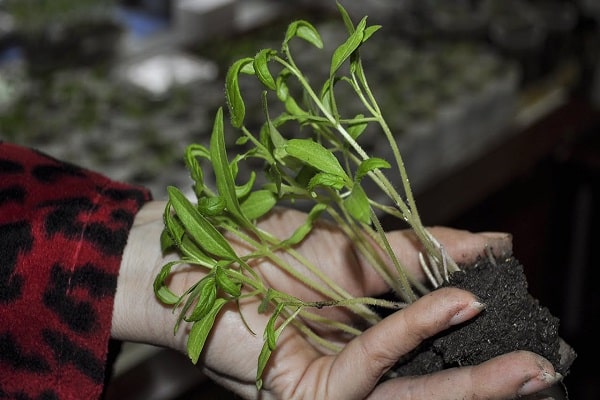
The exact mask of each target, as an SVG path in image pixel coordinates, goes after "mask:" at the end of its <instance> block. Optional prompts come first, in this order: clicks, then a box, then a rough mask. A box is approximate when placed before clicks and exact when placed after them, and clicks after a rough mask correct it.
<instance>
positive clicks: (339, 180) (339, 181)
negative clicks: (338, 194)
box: [306, 172, 347, 190]
mask: <svg viewBox="0 0 600 400" xmlns="http://www.w3.org/2000/svg"><path fill="white" fill-rule="evenodd" d="M346 182H347V181H346V180H344V178H343V177H341V176H339V175H333V174H330V173H327V172H319V173H318V174H316V175H315V176H313V177H312V178H311V179H310V181H309V182H308V186H307V188H306V189H308V190H313V189H314V188H315V187H317V186H324V187H330V188H333V189H335V190H340V189H341V188H343V187H344V185H345V184H346Z"/></svg>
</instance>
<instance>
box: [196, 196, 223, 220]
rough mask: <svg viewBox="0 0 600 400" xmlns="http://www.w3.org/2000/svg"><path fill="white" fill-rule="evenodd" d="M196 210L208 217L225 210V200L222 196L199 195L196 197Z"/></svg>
mask: <svg viewBox="0 0 600 400" xmlns="http://www.w3.org/2000/svg"><path fill="white" fill-rule="evenodd" d="M198 210H200V212H201V213H202V214H203V215H207V216H209V217H214V216H216V215H220V214H221V213H222V212H223V210H225V200H223V198H222V197H201V198H199V199H198Z"/></svg>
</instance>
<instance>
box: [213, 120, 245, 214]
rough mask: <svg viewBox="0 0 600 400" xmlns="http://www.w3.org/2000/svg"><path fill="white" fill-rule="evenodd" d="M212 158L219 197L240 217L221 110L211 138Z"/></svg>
mask: <svg viewBox="0 0 600 400" xmlns="http://www.w3.org/2000/svg"><path fill="white" fill-rule="evenodd" d="M210 158H211V160H212V165H213V169H214V172H215V178H216V184H217V189H218V191H219V195H220V196H221V197H222V198H223V200H225V204H226V205H227V209H228V210H229V212H230V213H232V214H233V215H235V216H240V205H239V203H238V199H237V195H236V191H235V182H234V180H233V176H234V175H233V173H232V171H231V168H232V167H231V166H230V165H229V160H228V159H227V150H226V148H225V133H224V129H223V109H222V108H219V110H218V111H217V116H216V117H215V123H214V127H213V131H212V135H211V137H210Z"/></svg>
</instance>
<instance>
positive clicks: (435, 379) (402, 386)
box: [368, 351, 561, 400]
mask: <svg viewBox="0 0 600 400" xmlns="http://www.w3.org/2000/svg"><path fill="white" fill-rule="evenodd" d="M560 379H561V376H560V374H557V373H555V371H554V368H553V367H552V364H551V363H550V362H549V361H548V360H546V359H545V358H543V357H541V356H539V355H537V354H534V353H531V352H528V351H517V352H513V353H508V354H504V355H501V356H498V357H496V358H493V359H491V360H488V361H486V362H484V363H481V364H479V365H477V366H470V367H462V368H452V369H447V370H444V371H440V372H438V373H435V374H430V375H423V376H418V377H404V378H396V379H392V380H389V381H387V382H384V383H382V384H381V385H379V386H378V387H377V388H376V389H375V390H374V391H373V392H372V393H371V395H370V396H369V397H368V399H369V400H375V399H378V400H379V399H395V398H398V394H399V393H402V395H403V396H405V397H406V398H411V399H438V400H446V399H447V400H450V399H488V400H500V399H512V398H515V397H521V396H526V395H530V394H533V393H536V392H539V391H541V390H543V389H546V388H549V387H551V386H552V385H554V384H555V383H556V382H558V381H559V380H560Z"/></svg>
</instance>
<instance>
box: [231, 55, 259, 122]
mask: <svg viewBox="0 0 600 400" xmlns="http://www.w3.org/2000/svg"><path fill="white" fill-rule="evenodd" d="M253 62H254V59H253V58H251V57H246V58H242V59H240V60H238V61H236V62H235V63H233V64H232V65H231V67H229V70H228V71H227V76H226V77H225V95H226V97H227V105H228V107H229V113H230V114H231V125H233V126H234V127H235V128H241V127H242V125H244V118H245V116H246V106H245V105H244V99H243V98H242V93H241V91H240V82H239V74H240V72H241V70H242V68H244V67H245V66H247V65H248V64H252V63H253Z"/></svg>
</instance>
